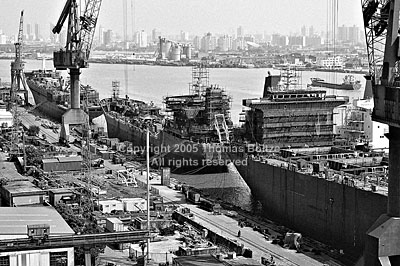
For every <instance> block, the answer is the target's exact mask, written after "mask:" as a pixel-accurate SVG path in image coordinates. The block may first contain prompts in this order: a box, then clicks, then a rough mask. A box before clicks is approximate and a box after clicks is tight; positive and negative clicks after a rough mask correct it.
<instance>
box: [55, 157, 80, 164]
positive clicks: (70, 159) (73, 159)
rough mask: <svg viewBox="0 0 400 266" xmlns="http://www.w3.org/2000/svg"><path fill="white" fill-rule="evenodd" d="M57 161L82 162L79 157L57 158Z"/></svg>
mask: <svg viewBox="0 0 400 266" xmlns="http://www.w3.org/2000/svg"><path fill="white" fill-rule="evenodd" d="M57 159H58V161H59V162H60V163H66V162H81V161H82V157H81V156H69V157H57Z"/></svg>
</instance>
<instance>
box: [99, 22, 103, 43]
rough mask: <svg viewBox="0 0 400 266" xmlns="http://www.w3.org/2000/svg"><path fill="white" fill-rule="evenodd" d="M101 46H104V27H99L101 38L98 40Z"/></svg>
mask: <svg viewBox="0 0 400 266" xmlns="http://www.w3.org/2000/svg"><path fill="white" fill-rule="evenodd" d="M98 43H99V45H103V44H104V28H103V27H102V26H100V27H99V38H98Z"/></svg>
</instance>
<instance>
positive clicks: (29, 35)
mask: <svg viewBox="0 0 400 266" xmlns="http://www.w3.org/2000/svg"><path fill="white" fill-rule="evenodd" d="M26 40H29V41H30V40H32V25H31V24H29V23H28V24H26Z"/></svg>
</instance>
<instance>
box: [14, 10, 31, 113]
mask: <svg viewBox="0 0 400 266" xmlns="http://www.w3.org/2000/svg"><path fill="white" fill-rule="evenodd" d="M23 30H24V11H23V10H22V11H21V17H20V20H19V29H18V39H17V42H16V43H14V46H15V60H14V62H11V91H10V98H11V101H10V103H13V102H15V101H16V96H17V92H19V91H21V83H22V85H23V87H24V100H25V103H24V104H25V105H27V104H28V86H27V85H26V81H25V75H24V67H25V62H23V61H22V59H21V51H22V37H23Z"/></svg>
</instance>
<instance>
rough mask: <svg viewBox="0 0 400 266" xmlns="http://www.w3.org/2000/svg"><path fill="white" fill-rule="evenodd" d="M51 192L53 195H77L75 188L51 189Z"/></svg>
mask: <svg viewBox="0 0 400 266" xmlns="http://www.w3.org/2000/svg"><path fill="white" fill-rule="evenodd" d="M49 192H51V193H53V194H70V193H75V191H74V189H73V188H54V189H49Z"/></svg>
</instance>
